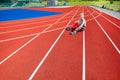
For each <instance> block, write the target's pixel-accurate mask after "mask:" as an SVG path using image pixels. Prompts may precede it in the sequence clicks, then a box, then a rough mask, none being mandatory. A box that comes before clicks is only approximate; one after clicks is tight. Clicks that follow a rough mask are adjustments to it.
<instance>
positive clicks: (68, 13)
mask: <svg viewBox="0 0 120 80" xmlns="http://www.w3.org/2000/svg"><path fill="white" fill-rule="evenodd" d="M71 12H72V11H70V12H68V13H67V14H65V15H64V16H62V17H61V18H59V19H58V20H57V21H55V22H54V23H53V24H51V25H50V26H49V27H47V28H45V29H44V30H43V31H42V32H45V31H46V30H48V29H49V28H51V27H52V26H53V25H54V24H56V23H57V22H59V21H60V20H61V19H62V18H64V17H65V16H66V15H68V14H70V13H71ZM40 34H41V33H38V34H37V35H36V36H34V37H33V38H32V39H30V40H29V41H28V42H26V43H25V44H23V45H22V46H21V47H20V48H18V49H17V50H15V51H14V52H13V53H11V54H10V55H9V56H8V57H6V58H5V59H3V60H2V61H1V62H0V64H2V63H4V62H5V61H6V60H8V59H9V58H11V57H12V56H13V55H14V54H16V53H17V52H18V51H20V50H21V49H22V48H24V47H25V46H26V45H28V44H29V43H30V42H32V41H33V40H34V39H36V38H37V37H38V36H40Z"/></svg>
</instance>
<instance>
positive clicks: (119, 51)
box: [95, 19, 120, 54]
mask: <svg viewBox="0 0 120 80" xmlns="http://www.w3.org/2000/svg"><path fill="white" fill-rule="evenodd" d="M95 21H96V22H97V24H98V25H99V27H100V28H101V30H102V31H103V33H104V34H105V35H106V36H107V38H108V39H109V41H110V42H111V43H112V45H113V46H114V48H115V49H116V50H117V52H118V53H119V54H120V50H119V49H118V47H117V46H116V44H115V43H114V42H113V41H112V39H111V38H110V36H109V35H108V34H107V32H106V31H105V30H104V29H103V27H102V26H101V24H100V23H99V22H98V21H97V20H96V19H95Z"/></svg>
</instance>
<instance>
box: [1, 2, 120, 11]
mask: <svg viewBox="0 0 120 80" xmlns="http://www.w3.org/2000/svg"><path fill="white" fill-rule="evenodd" d="M58 4H59V5H62V4H63V2H59V3H58ZM67 5H69V6H71V5H72V6H73V5H94V6H97V7H102V6H103V5H104V8H106V9H110V10H113V11H119V12H120V1H114V2H113V4H110V2H109V1H80V2H78V1H76V2H72V1H70V2H67ZM36 6H47V2H46V1H44V2H43V3H42V4H41V3H29V4H26V5H25V6H21V7H36ZM4 7H5V6H4ZM7 7H9V6H7ZM0 8H3V7H1V5H0Z"/></svg>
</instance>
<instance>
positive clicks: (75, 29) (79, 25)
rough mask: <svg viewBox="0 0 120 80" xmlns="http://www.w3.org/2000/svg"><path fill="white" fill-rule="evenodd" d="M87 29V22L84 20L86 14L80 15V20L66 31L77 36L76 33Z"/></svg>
mask: <svg viewBox="0 0 120 80" xmlns="http://www.w3.org/2000/svg"><path fill="white" fill-rule="evenodd" d="M84 29H86V20H85V18H84V13H81V14H80V19H79V20H77V21H75V23H74V24H73V25H72V26H70V27H67V28H66V30H69V31H72V32H71V33H70V34H72V35H73V34H76V32H78V31H81V30H84Z"/></svg>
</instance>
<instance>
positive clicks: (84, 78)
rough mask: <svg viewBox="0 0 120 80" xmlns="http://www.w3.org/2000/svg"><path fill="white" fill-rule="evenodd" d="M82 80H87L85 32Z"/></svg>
mask: <svg viewBox="0 0 120 80" xmlns="http://www.w3.org/2000/svg"><path fill="white" fill-rule="evenodd" d="M82 55H83V56H82V61H83V62H82V80H86V53H85V31H83V54H82Z"/></svg>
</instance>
